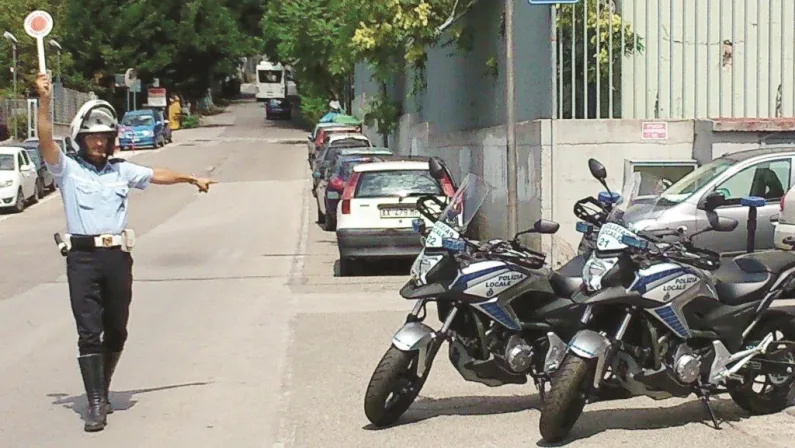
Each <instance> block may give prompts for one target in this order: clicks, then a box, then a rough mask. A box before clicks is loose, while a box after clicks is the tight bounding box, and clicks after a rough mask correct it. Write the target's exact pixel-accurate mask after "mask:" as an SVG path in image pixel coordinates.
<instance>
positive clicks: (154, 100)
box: [147, 87, 168, 107]
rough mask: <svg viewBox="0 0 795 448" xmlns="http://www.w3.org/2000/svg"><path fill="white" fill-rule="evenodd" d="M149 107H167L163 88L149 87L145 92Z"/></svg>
mask: <svg viewBox="0 0 795 448" xmlns="http://www.w3.org/2000/svg"><path fill="white" fill-rule="evenodd" d="M147 94H148V99H147V101H148V102H149V106H150V107H168V101H167V100H166V89H164V88H163V87H150V88H149V90H148V91H147Z"/></svg>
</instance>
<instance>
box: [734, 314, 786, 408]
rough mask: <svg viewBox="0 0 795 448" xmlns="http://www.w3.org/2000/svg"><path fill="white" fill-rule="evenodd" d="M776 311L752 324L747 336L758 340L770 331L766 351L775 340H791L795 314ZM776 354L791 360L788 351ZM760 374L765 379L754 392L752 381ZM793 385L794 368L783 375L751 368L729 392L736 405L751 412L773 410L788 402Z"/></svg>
mask: <svg viewBox="0 0 795 448" xmlns="http://www.w3.org/2000/svg"><path fill="white" fill-rule="evenodd" d="M776 314H777V315H775V316H774V317H772V318H770V319H768V320H766V321H763V323H761V324H760V325H759V326H757V327H756V328H754V329H753V330H752V332H751V334H750V335H749V337H748V340H749V341H756V342H758V341H760V340H761V339H762V338H764V337H765V336H766V335H767V334H768V333H771V332H772V333H773V337H774V339H775V340H774V341H773V343H771V344H770V346H769V347H768V350H770V351H775V350H776V341H781V340H784V341H795V316H791V315H789V314H786V313H776ZM780 358H781V359H780V360H781V361H785V360H786V361H787V362H793V354H792V353H789V354H787V355H786V356H784V357H780ZM751 362H753V359H752V360H751ZM763 365H764V364H763ZM760 377H763V378H764V379H765V381H764V383H763V386H762V390H760V391H758V392H757V391H755V390H754V385H756V384H759V383H758V382H756V381H757V380H758V379H759V378H760ZM768 386H770V387H768ZM793 386H795V372H792V373H789V374H787V375H775V374H767V375H759V374H758V373H755V372H748V373H746V374H745V375H744V381H743V385H742V386H740V387H738V388H736V389H734V390H732V391H731V392H730V393H729V395H731V397H732V400H734V402H735V403H736V404H737V406H739V407H740V408H742V409H743V410H745V411H748V412H750V413H751V414H755V415H765V414H775V413H777V412H781V411H782V410H784V409H785V408H786V407H787V406H788V405H789V402H790V397H791V396H792V395H793Z"/></svg>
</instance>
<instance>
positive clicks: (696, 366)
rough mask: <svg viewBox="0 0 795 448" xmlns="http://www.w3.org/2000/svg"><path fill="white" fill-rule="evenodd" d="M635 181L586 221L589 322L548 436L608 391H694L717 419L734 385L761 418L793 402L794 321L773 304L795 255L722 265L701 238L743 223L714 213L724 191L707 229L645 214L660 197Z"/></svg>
mask: <svg viewBox="0 0 795 448" xmlns="http://www.w3.org/2000/svg"><path fill="white" fill-rule="evenodd" d="M589 168H590V170H591V174H592V175H593V176H594V177H595V178H596V179H597V180H599V181H600V182H601V183H602V184H603V185H605V187H607V185H606V183H605V179H606V177H607V174H606V171H605V168H604V166H602V165H601V164H600V163H599V162H598V161H596V160H594V159H591V160H590V161H589ZM638 180H639V179H638V177H637V176H636V177H635V178H634V179H633V181H631V182H629V183H630V188H629V189H630V191H632V190H634V191H635V193H634V194H633V193H630V194H625V195H624V204H622V206H621V207H616V208H615V209H613V210H612V211H611V213H610V214H609V216H608V218H607V223H605V224H604V225H602V226H601V227H600V228H599V229H593V228H592V227H591V226H590V225H589V224H585V223H580V224H578V226H577V227H578V230H579V231H581V232H584V233H589V232H594V233H595V234H596V235H597V236H596V246H595V249H594V250H593V251H592V253H591V254H590V258H589V259H588V261H587V263H586V264H585V266H584V267H583V282H584V283H585V288H584V289H583V290H582V291H581V292H580V293H578V294H575V295H574V296H573V300H574V302H576V303H578V304H580V305H584V306H585V309H584V311H583V313H582V321H581V323H582V324H583V325H585V328H583V329H581V330H580V331H579V332H578V333H577V334H576V335H575V336H574V337H573V338H572V339H571V340H570V342H569V344H568V347H567V349H566V355H565V357H564V359H563V361H562V363H561V365H560V367H559V368H558V370H557V372H556V376H555V379H554V380H553V381H552V387H551V389H550V391H549V392H548V393H547V395H546V400H545V401H544V403H543V406H542V412H541V419H540V422H539V429H540V432H541V435H542V437H543V439H544V440H545V441H547V442H553V443H554V442H559V441H561V440H562V439H564V438H565V437H566V436H567V435H568V433H569V432H570V431H571V428H572V427H573V425H574V423H575V422H576V421H577V419H578V418H579V416H580V414H581V413H582V411H583V408H584V406H585V404H586V403H587V402H592V401H598V396H599V394H603V392H600V391H605V390H613V391H620V392H622V393H619V394H618V395H619V396H621V395H623V396H624V397H631V396H647V397H651V398H653V399H657V400H661V399H666V398H670V397H682V398H683V397H687V396H689V395H691V394H695V395H696V396H698V397H699V399H700V400H701V402H702V403H703V404H704V407H705V409H706V410H707V411H708V413H709V415H710V417H711V418H712V421H713V423H714V424H715V426H716V427H718V423H717V419H716V417H715V415H714V413H713V411H712V408H711V406H710V401H709V400H710V397H711V396H714V395H716V394H722V393H728V394H729V395H730V396H731V398H732V399H733V400H734V402H735V403H736V404H737V405H738V406H740V407H741V408H743V409H744V410H746V411H748V412H750V413H752V414H767V413H775V412H779V411H781V410H783V409H784V408H785V407H786V406H787V405H788V404H789V397H790V396H791V395H792V389H793V380H794V378H793V371H794V370H795V358H794V357H793V349H795V343H793V341H795V318H793V316H792V315H790V314H788V313H786V312H784V311H781V310H776V309H771V308H770V305H771V303H772V302H773V301H774V300H776V299H778V298H779V297H781V294H782V292H783V291H786V290H791V289H792V287H793V286H795V254H793V253H792V252H789V251H781V250H773V251H766V252H757V253H751V254H746V255H742V256H739V257H737V258H734V259H733V260H732V259H728V260H723V262H722V263H721V261H722V260H721V259H720V256H719V254H717V253H715V252H713V251H710V250H708V249H704V248H698V247H695V246H694V244H693V240H692V239H693V237H694V236H696V235H697V234H701V233H704V232H707V231H715V232H730V231H732V230H734V229H735V228H736V227H737V224H738V223H737V221H736V220H733V219H729V218H724V217H720V216H719V215H718V213H717V212H716V209H717V208H718V207H720V205H721V204H722V203H723V202H724V197H723V196H722V195H721V194H720V193H719V192H712V193H709V194H707V195H705V197H704V198H702V200H701V201H700V203H699V206H698V208H699V210H700V213H701V212H703V213H706V215H707V218H708V221H709V226H708V227H706V228H704V229H701V230H699V231H697V232H690V231H688V229H686V228H685V227H680V228H677V229H665V228H654V227H653V226H654V221H653V220H650V219H643V218H644V215H647V217H648V216H652V215H653V214H654V212H655V207H657V206H656V203H655V199H654V198H652V199H650V200H649V199H644V198H642V197H641V196H639V195H638V194H637V185H635V184H636V183H637V181H638ZM644 180H645V179H644ZM625 191H626V189H625ZM630 217H631V219H630ZM625 218H626V219H625ZM633 223H637V224H638V226H637V227H636V226H634V225H633ZM641 223H642V224H641ZM757 386H760V387H759V388H758V387H757ZM603 395H604V394H603ZM607 395H611V394H607ZM612 395H615V394H612Z"/></svg>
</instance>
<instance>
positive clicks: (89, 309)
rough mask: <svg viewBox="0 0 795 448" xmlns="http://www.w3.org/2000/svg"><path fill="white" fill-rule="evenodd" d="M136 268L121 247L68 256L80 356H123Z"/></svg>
mask: <svg viewBox="0 0 795 448" xmlns="http://www.w3.org/2000/svg"><path fill="white" fill-rule="evenodd" d="M132 266H133V260H132V256H131V255H130V253H129V252H124V251H123V250H121V248H119V247H112V248H87V249H76V248H74V247H73V248H72V249H71V250H70V251H69V252H68V253H67V255H66V275H67V278H68V280H69V296H70V299H71V302H72V312H73V313H74V317H75V323H76V324H77V334H78V340H77V347H78V349H79V351H80V355H90V354H96V353H102V352H120V351H122V349H123V348H124V343H125V342H126V341H127V321H128V320H129V316H130V302H131V301H132ZM103 333H104V335H103Z"/></svg>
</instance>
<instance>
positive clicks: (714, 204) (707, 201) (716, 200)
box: [698, 191, 726, 212]
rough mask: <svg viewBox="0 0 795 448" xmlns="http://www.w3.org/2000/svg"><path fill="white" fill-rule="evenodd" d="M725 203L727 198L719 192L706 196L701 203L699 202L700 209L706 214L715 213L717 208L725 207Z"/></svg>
mask: <svg viewBox="0 0 795 448" xmlns="http://www.w3.org/2000/svg"><path fill="white" fill-rule="evenodd" d="M724 202H726V198H725V197H724V196H723V195H722V194H720V193H718V192H717V191H713V192H712V193H710V194H708V195H706V196H704V198H703V199H702V200H701V201H699V203H698V209H699V210H704V211H706V212H713V211H715V209H716V208H718V207H720V206H721V205H723V204H724Z"/></svg>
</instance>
